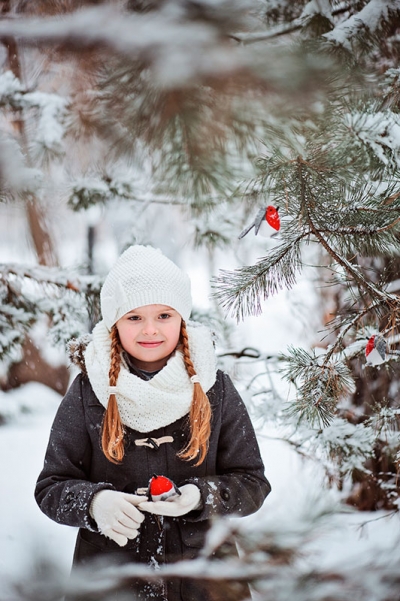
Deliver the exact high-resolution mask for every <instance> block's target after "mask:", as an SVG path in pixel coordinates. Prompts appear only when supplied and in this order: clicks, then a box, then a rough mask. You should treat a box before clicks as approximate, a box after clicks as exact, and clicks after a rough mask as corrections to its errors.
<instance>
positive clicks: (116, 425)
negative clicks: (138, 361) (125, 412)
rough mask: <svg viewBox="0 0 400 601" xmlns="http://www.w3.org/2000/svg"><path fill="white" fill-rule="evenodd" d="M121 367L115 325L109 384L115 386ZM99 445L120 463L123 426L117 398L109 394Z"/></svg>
mask: <svg viewBox="0 0 400 601" xmlns="http://www.w3.org/2000/svg"><path fill="white" fill-rule="evenodd" d="M120 369H121V343H120V340H119V335H118V330H117V326H115V325H114V326H113V327H112V329H111V364H110V371H109V385H110V386H116V385H117V381H118V375H119V372H120ZM101 445H102V449H103V453H104V455H105V456H106V457H107V459H108V460H109V461H111V462H112V463H120V462H121V461H122V459H123V457H124V427H123V425H122V422H121V416H120V414H119V410H118V404H117V398H116V396H115V394H114V393H112V394H110V396H109V399H108V405H107V409H106V412H105V414H104V418H103V427H102V436H101Z"/></svg>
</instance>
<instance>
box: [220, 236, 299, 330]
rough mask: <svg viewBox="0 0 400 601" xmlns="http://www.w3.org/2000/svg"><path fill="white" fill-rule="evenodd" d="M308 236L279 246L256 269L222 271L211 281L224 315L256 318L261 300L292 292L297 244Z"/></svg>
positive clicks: (259, 311)
mask: <svg viewBox="0 0 400 601" xmlns="http://www.w3.org/2000/svg"><path fill="white" fill-rule="evenodd" d="M307 235H308V234H307V233H304V234H301V235H300V236H298V237H297V238H296V239H294V240H290V241H289V242H285V243H284V244H281V245H280V246H278V247H277V248H276V249H274V250H273V251H272V252H271V253H270V255H269V256H267V257H264V258H262V259H260V260H259V261H258V263H257V264H256V265H251V266H249V267H243V268H241V269H235V270H234V271H227V270H221V272H220V275H219V276H218V277H217V278H214V280H213V288H216V289H217V292H215V293H214V294H213V297H214V298H215V299H216V300H217V301H218V302H219V303H220V304H221V306H222V307H223V308H224V309H225V311H226V312H227V313H231V314H232V315H234V316H235V317H236V319H237V320H238V321H240V320H243V319H244V318H245V316H247V315H259V314H260V313H261V311H262V308H261V299H264V300H265V299H267V298H268V297H269V296H271V295H273V294H276V293H277V292H278V290H280V289H282V288H283V287H286V288H291V287H292V286H293V285H294V284H295V282H296V272H297V271H299V270H300V267H301V261H300V242H301V240H303V238H305V237H306V236H307Z"/></svg>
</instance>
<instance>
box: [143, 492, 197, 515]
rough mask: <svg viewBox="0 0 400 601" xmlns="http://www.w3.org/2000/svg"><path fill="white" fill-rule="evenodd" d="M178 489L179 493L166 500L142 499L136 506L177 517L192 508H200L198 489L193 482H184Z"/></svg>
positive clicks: (158, 513)
mask: <svg viewBox="0 0 400 601" xmlns="http://www.w3.org/2000/svg"><path fill="white" fill-rule="evenodd" d="M179 491H180V493H181V494H180V495H176V496H173V497H170V498H169V499H168V500H167V501H143V502H142V503H139V505H138V507H139V509H141V510H142V511H148V512H149V513H155V514H157V515H167V516H169V517H178V516H180V515H185V514H186V513H189V511H193V509H200V507H201V495H200V489H199V488H198V487H197V486H196V485H195V484H184V485H183V486H181V487H180V488H179Z"/></svg>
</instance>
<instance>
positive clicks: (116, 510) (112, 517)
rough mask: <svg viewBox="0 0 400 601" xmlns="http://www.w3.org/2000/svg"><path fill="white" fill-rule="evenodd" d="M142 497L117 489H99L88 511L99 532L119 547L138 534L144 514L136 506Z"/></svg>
mask: <svg viewBox="0 0 400 601" xmlns="http://www.w3.org/2000/svg"><path fill="white" fill-rule="evenodd" d="M142 499H143V497H140V496H139V495H130V494H128V493H123V492H119V491H117V490H101V491H100V492H98V493H96V494H95V495H94V497H93V500H92V503H91V505H90V509H89V513H90V515H91V516H92V518H93V519H94V520H95V522H96V524H97V526H98V528H99V530H100V532H101V534H104V536H107V537H108V538H111V539H112V540H113V541H115V542H116V543H117V544H118V545H119V546H120V547H123V546H124V545H126V543H127V542H128V539H131V540H132V539H134V538H136V537H137V535H138V531H139V527H140V524H141V523H142V522H143V520H144V515H143V514H142V513H141V512H140V511H139V510H138V509H137V508H136V506H137V505H138V504H139V503H140V501H141V500H142Z"/></svg>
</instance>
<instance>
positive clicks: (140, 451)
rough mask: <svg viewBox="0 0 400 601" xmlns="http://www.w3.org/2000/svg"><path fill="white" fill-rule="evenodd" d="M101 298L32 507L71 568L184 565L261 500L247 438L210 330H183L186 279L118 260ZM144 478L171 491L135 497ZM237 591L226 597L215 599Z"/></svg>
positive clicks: (157, 595)
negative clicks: (60, 527) (52, 529)
mask: <svg viewBox="0 0 400 601" xmlns="http://www.w3.org/2000/svg"><path fill="white" fill-rule="evenodd" d="M100 301H101V311H102V317H103V319H102V321H100V322H99V323H98V324H97V325H96V327H95V328H94V330H93V337H92V340H91V342H90V343H89V344H88V346H87V348H86V349H85V350H84V351H83V355H82V356H83V359H84V361H83V363H82V362H81V369H82V373H81V374H80V375H79V376H78V377H77V378H76V379H75V381H74V382H73V383H72V385H71V387H70V389H69V391H68V392H67V394H66V396H65V398H64V399H63V401H62V403H61V405H60V407H59V410H58V412H57V415H56V417H55V420H54V424H53V427H52V430H51V434H50V440H49V444H48V448H47V451H46V457H45V461H44V467H43V470H42V472H41V474H40V476H39V478H38V481H37V485H36V491H35V497H36V500H37V503H38V504H39V507H40V508H41V510H42V511H43V512H44V513H45V514H46V515H47V516H49V517H50V518H51V519H53V520H55V521H56V522H59V523H60V524H68V525H70V526H77V527H79V532H78V538H77V543H76V548H75V554H74V561H73V564H74V566H82V565H83V566H85V565H88V564H89V562H92V561H93V560H95V559H96V560H97V562H98V560H99V558H102V559H103V560H104V563H106V564H107V565H109V564H110V563H111V562H116V563H128V562H140V563H144V564H148V565H152V566H154V567H157V565H159V564H162V563H166V562H175V561H178V560H180V559H191V558H195V557H196V556H197V555H198V554H199V552H200V550H201V548H202V546H203V543H204V540H205V536H206V532H207V529H208V528H209V526H210V520H211V518H213V517H214V516H218V515H220V516H225V515H229V514H232V515H236V516H245V515H249V514H251V513H253V512H255V511H257V510H258V509H259V508H260V506H261V505H262V503H263V501H264V499H265V498H266V496H267V495H268V493H269V492H270V485H269V483H268V480H267V479H266V478H265V476H264V466H263V463H262V460H261V457H260V452H259V449H258V445H257V441H256V437H255V434H254V430H253V427H252V425H251V422H250V419H249V417H248V414H247V411H246V409H245V407H244V404H243V402H242V400H241V398H240V396H239V394H238V392H237V391H236V390H235V388H234V386H233V384H232V382H231V380H230V379H229V377H228V376H227V375H226V374H224V373H222V372H221V371H219V370H217V369H216V359H215V353H214V346H213V342H212V337H211V334H210V332H209V330H208V329H207V328H206V327H204V326H202V325H200V324H197V323H194V322H187V320H188V318H189V315H190V312H191V307H192V300H191V292H190V280H189V278H188V276H187V275H186V274H185V273H183V272H182V271H181V270H180V269H179V268H178V267H177V266H176V265H175V264H174V263H172V262H171V261H170V260H169V259H167V258H166V257H165V256H164V255H163V254H162V253H161V251H159V250H156V249H154V248H152V247H149V246H132V247H130V248H129V249H128V250H126V251H125V252H124V253H123V254H122V255H121V256H120V258H119V260H118V261H117V263H116V265H115V266H114V267H113V268H112V269H111V271H110V273H109V274H108V276H107V277H106V279H105V282H104V285H103V287H102V290H101V295H100ZM153 474H157V475H163V476H167V477H168V478H170V479H171V480H172V481H173V482H174V483H175V484H176V486H177V487H178V493H180V494H176V495H175V496H172V497H171V498H170V499H168V500H156V501H154V500H151V498H147V497H146V496H143V494H140V493H143V489H146V487H147V486H148V482H149V479H150V478H151V477H152V475H153ZM232 544H233V543H232ZM230 552H231V551H230ZM129 587H130V588H129V591H130V592H131V593H132V591H134V593H135V595H136V596H137V598H139V599H149V598H151V599H155V600H156V601H167V600H168V601H207V600H211V599H213V600H214V599H219V598H220V597H218V596H217V592H216V590H215V587H214V590H213V588H207V586H206V585H205V584H204V583H200V581H198V580H192V581H191V580H187V579H183V580H182V581H179V580H177V579H175V580H174V581H167V582H163V583H158V584H154V583H151V582H148V583H146V582H144V583H141V582H139V581H138V582H135V583H132V582H130V583H129ZM125 593H126V590H125ZM248 594H249V593H248V590H247V589H246V587H242V586H238V587H237V588H236V589H232V590H231V591H230V596H229V597H228V598H229V599H244V598H246V597H248ZM113 598H117V597H113ZM124 598H125V597H124ZM130 598H132V596H130ZM133 598H135V596H133ZM225 599H227V597H226V595H225Z"/></svg>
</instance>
